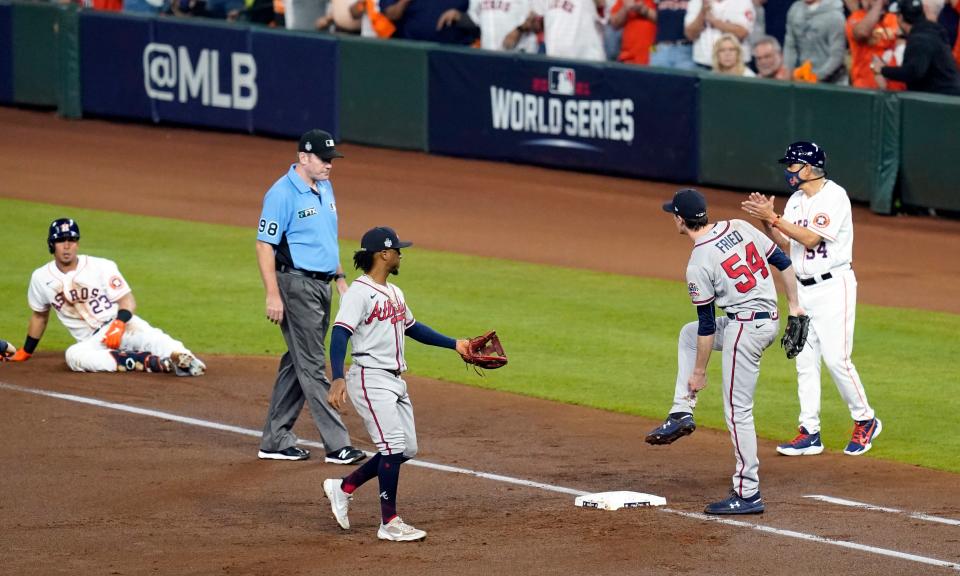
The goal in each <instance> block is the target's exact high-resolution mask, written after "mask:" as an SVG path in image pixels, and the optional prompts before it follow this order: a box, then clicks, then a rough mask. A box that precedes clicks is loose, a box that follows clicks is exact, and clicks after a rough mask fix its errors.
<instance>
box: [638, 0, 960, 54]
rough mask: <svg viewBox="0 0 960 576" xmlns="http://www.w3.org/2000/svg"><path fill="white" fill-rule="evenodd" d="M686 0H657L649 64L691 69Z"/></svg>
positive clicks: (691, 51) (691, 45)
mask: <svg viewBox="0 0 960 576" xmlns="http://www.w3.org/2000/svg"><path fill="white" fill-rule="evenodd" d="M958 1H960V0H958ZM687 3H688V0H658V1H657V36H656V39H655V43H654V45H653V54H651V55H650V65H651V66H660V67H662V68H679V69H681V70H693V69H695V68H696V67H697V65H696V64H694V63H693V42H691V41H690V39H688V38H687V36H686V34H684V32H683V20H684V17H686V15H687Z"/></svg>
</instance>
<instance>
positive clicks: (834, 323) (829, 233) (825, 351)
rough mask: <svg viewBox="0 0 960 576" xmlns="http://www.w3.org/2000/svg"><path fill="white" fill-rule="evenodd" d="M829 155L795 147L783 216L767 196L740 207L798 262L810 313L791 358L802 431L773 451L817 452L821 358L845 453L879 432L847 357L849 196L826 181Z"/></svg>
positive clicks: (853, 295)
mask: <svg viewBox="0 0 960 576" xmlns="http://www.w3.org/2000/svg"><path fill="white" fill-rule="evenodd" d="M826 161H827V157H826V154H825V153H824V151H823V149H822V148H820V147H819V146H817V145H816V144H815V143H813V142H794V143H793V144H791V145H790V146H788V147H787V151H786V153H785V154H784V155H783V158H781V159H780V160H779V162H780V163H781V164H785V165H786V167H785V169H784V178H785V180H786V182H787V185H788V186H789V187H790V189H791V190H793V195H792V196H790V199H789V200H787V205H786V208H784V211H783V217H782V218H781V217H780V216H779V215H777V213H776V211H775V210H774V202H773V196H771V197H769V198H766V197H764V196H763V195H761V194H758V193H753V194H751V195H750V199H749V200H747V201H745V202H743V203H742V206H743V210H744V211H746V212H747V213H748V214H750V215H752V216H756V217H757V218H759V219H760V220H761V221H762V222H763V225H764V227H765V229H766V232H767V234H768V235H770V237H771V238H773V239H774V241H776V243H777V244H778V245H779V246H781V247H782V248H783V249H784V250H788V249H789V251H790V256H791V257H792V258H793V261H794V262H796V263H797V267H796V268H797V282H798V283H799V288H798V291H799V295H800V304H801V305H802V306H803V308H804V310H806V312H807V315H808V316H810V329H809V332H808V336H807V344H806V346H804V348H803V351H802V352H800V355H799V356H797V384H798V386H797V388H798V395H799V396H800V432H799V434H798V435H797V437H796V438H794V439H793V440H792V441H790V442H787V443H785V444H781V445H780V446H778V447H777V452H779V453H781V454H784V455H786V456H803V455H814V454H820V453H821V452H823V443H822V442H821V440H820V360H821V358H822V359H823V362H824V363H825V364H826V365H827V370H829V371H830V375H831V376H833V381H834V382H835V383H836V385H837V390H839V391H840V395H841V396H842V397H843V399H844V401H846V403H847V407H848V408H849V410H850V417H851V418H853V420H854V421H855V425H854V428H853V435H852V437H851V439H850V442H849V443H848V444H847V447H846V449H844V453H845V454H850V455H852V456H857V455H860V454H864V453H866V452H867V451H868V450H870V448H871V447H872V445H873V439H874V438H875V437H876V436H877V435H878V434H880V430H881V429H882V426H881V423H880V420H879V419H878V418H876V417H875V415H874V411H873V408H871V407H870V403H869V402H868V401H867V393H866V392H865V391H864V389H863V383H862V382H861V381H860V374H858V373H857V369H856V367H855V366H854V365H853V361H852V360H851V359H850V354H851V353H852V352H853V328H854V323H855V321H856V312H857V278H856V276H854V274H853V268H851V262H852V260H853V215H852V212H851V210H850V199H849V198H848V197H847V192H846V190H844V189H843V188H842V187H840V186H839V185H838V184H837V183H836V182H834V181H833V180H828V179H827V177H826V176H827V173H826V170H825V168H826Z"/></svg>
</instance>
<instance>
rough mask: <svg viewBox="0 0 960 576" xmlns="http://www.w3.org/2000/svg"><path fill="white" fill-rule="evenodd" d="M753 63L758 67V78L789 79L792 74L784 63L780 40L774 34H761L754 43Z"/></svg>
mask: <svg viewBox="0 0 960 576" xmlns="http://www.w3.org/2000/svg"><path fill="white" fill-rule="evenodd" d="M753 63H754V65H756V67H757V77H758V78H768V79H770V80H787V79H789V78H790V74H789V73H788V72H787V69H786V67H784V65H783V51H782V50H781V49H780V41H779V40H777V39H776V38H774V37H773V36H761V37H760V38H758V39H757V41H756V42H755V43H754V44H753Z"/></svg>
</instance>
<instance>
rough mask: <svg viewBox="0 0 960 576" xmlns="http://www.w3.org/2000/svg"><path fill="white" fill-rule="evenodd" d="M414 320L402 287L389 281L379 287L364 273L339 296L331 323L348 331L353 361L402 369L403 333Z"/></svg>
mask: <svg viewBox="0 0 960 576" xmlns="http://www.w3.org/2000/svg"><path fill="white" fill-rule="evenodd" d="M414 322H416V321H415V320H414V319H413V312H412V311H411V310H410V308H408V307H407V303H406V300H404V298H403V291H402V290H400V289H399V288H397V287H396V286H394V285H393V284H391V283H389V282H387V285H386V286H382V285H380V284H377V283H376V282H374V281H373V279H372V278H370V277H369V276H367V275H363V276H361V277H359V278H357V279H356V280H354V281H353V282H352V283H351V284H350V288H348V289H347V291H346V293H345V294H344V295H343V298H341V300H340V310H339V311H338V312H337V317H336V319H335V320H334V325H336V326H342V327H343V328H346V329H347V330H348V331H349V332H350V334H351V336H350V343H351V344H352V346H353V357H354V363H355V364H359V365H361V366H364V367H365V368H383V369H386V370H399V371H401V372H404V371H406V369H407V362H406V360H405V359H404V357H403V347H404V334H405V333H406V330H407V328H409V327H411V326H413V324H414Z"/></svg>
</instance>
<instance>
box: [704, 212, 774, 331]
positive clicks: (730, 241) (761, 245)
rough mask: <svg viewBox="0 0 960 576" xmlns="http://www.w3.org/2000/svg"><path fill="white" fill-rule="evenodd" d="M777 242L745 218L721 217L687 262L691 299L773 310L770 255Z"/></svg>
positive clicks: (735, 308)
mask: <svg viewBox="0 0 960 576" xmlns="http://www.w3.org/2000/svg"><path fill="white" fill-rule="evenodd" d="M775 249H776V244H774V242H773V240H771V239H770V238H768V237H767V236H766V235H765V234H763V233H762V232H760V231H759V230H757V229H756V228H754V227H753V226H751V225H750V224H748V223H747V222H744V221H743V220H729V221H726V222H724V221H720V222H717V223H716V224H714V226H713V229H712V230H711V231H710V232H708V233H707V234H706V235H705V236H703V237H702V238H701V239H700V241H699V242H697V244H696V246H694V249H693V252H692V253H691V254H690V262H689V263H688V264H687V288H688V290H689V293H690V300H691V301H692V302H693V304H694V305H696V306H700V305H703V304H709V303H710V302H711V301H714V300H715V301H716V304H717V306H719V307H720V308H723V309H724V310H726V311H727V312H731V313H738V312H770V311H774V310H776V309H777V291H776V287H775V286H774V283H773V276H772V274H771V270H770V268H769V266H768V265H767V258H768V257H769V256H770V255H771V254H772V253H773V251H774V250H775Z"/></svg>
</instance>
